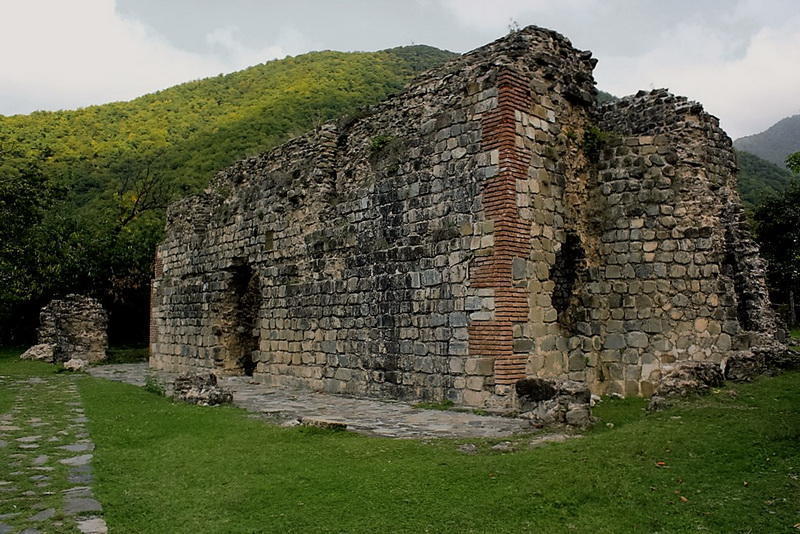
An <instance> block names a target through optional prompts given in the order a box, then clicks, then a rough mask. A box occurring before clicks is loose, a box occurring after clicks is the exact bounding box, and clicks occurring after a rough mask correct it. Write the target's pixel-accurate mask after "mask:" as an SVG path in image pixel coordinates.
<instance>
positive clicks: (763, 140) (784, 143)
mask: <svg viewBox="0 0 800 534" xmlns="http://www.w3.org/2000/svg"><path fill="white" fill-rule="evenodd" d="M733 146H734V147H736V149H737V150H745V151H747V152H750V153H751V154H755V155H756V156H758V157H760V158H761V159H765V160H767V161H769V162H770V163H774V164H775V165H777V166H779V167H781V168H784V169H785V168H786V157H787V156H788V155H789V154H793V153H795V152H797V151H800V115H794V116H792V117H786V118H785V119H782V120H780V121H778V122H776V123H775V124H773V125H772V126H770V127H769V128H768V129H767V130H765V131H763V132H761V133H758V134H754V135H748V136H746V137H742V138H740V139H737V140H736V141H734V143H733Z"/></svg>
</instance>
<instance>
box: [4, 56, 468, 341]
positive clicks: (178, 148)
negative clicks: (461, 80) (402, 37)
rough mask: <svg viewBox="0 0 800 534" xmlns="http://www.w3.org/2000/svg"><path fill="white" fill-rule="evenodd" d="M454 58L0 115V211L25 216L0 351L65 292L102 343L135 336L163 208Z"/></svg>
mask: <svg viewBox="0 0 800 534" xmlns="http://www.w3.org/2000/svg"><path fill="white" fill-rule="evenodd" d="M455 55H456V54H454V53H452V52H447V51H443V50H438V49H436V48H433V47H428V46H410V47H400V48H394V49H389V50H384V51H380V52H350V53H346V52H331V51H325V52H314V53H309V54H304V55H301V56H297V57H292V58H286V59H282V60H276V61H270V62H268V63H265V64H261V65H256V66H254V67H251V68H248V69H245V70H243V71H239V72H235V73H232V74H227V75H220V76H217V77H213V78H207V79H204V80H198V81H194V82H189V83H185V84H182V85H178V86H175V87H172V88H169V89H165V90H163V91H159V92H156V93H153V94H149V95H145V96H142V97H140V98H137V99H135V100H132V101H130V102H115V103H110V104H105V105H101V106H91V107H87V108H83V109H78V110H74V111H56V112H36V113H32V114H30V115H15V116H10V117H4V116H0V213H4V211H3V210H4V209H5V208H6V207H7V208H8V210H12V212H13V213H16V212H17V211H18V210H17V209H16V207H15V206H19V205H24V206H28V207H30V209H28V210H27V211H26V212H25V214H24V215H25V216H24V217H17V218H18V219H19V221H16V222H15V223H14V225H13V227H12V226H9V227H8V229H9V231H8V232H5V231H4V232H0V342H3V341H9V340H10V339H13V338H14V337H15V338H16V340H17V341H18V342H21V341H23V339H24V336H23V337H22V338H20V335H19V334H20V333H23V334H24V333H29V332H30V331H31V328H30V327H31V325H32V324H33V323H35V317H36V315H37V309H38V306H40V305H41V304H42V303H43V302H44V301H45V300H46V299H48V298H51V297H52V296H57V295H59V294H64V293H68V292H73V291H77V292H89V293H93V294H95V295H97V296H99V297H101V298H102V299H103V300H104V302H105V305H106V306H107V307H108V308H110V312H111V336H112V341H116V342H119V341H123V342H131V341H139V340H141V339H144V336H145V335H146V320H147V318H146V310H147V293H148V289H147V287H148V285H149V278H150V274H151V273H150V270H151V269H150V264H151V261H152V254H153V249H154V247H155V244H156V243H157V242H158V241H159V240H160V239H161V235H162V232H163V225H164V223H163V221H164V208H165V206H166V205H167V204H168V203H169V202H170V201H171V200H173V199H175V198H177V197H179V196H182V195H184V194H186V193H189V192H193V191H197V190H199V189H202V188H203V187H204V186H205V185H206V183H207V182H208V180H209V179H210V178H211V177H212V176H213V174H214V173H215V172H216V171H217V170H219V169H222V168H225V167H226V166H228V165H230V164H231V163H233V162H234V161H236V160H238V159H241V158H243V157H245V156H248V155H252V154H256V153H259V152H262V151H265V150H268V149H270V148H272V147H274V146H276V145H278V144H280V143H282V142H284V141H285V140H287V139H288V138H290V137H292V136H294V135H297V134H300V133H303V132H305V131H308V130H310V129H312V128H313V127H314V126H316V125H317V124H320V123H322V122H324V121H327V120H330V119H334V118H337V117H341V116H345V115H349V114H352V113H355V112H357V111H358V109H359V108H361V107H364V106H366V105H370V104H373V103H376V102H378V101H380V100H382V99H384V98H386V97H387V96H388V95H389V94H391V93H393V92H397V91H399V90H400V89H401V88H402V87H403V86H404V85H405V84H406V83H407V82H408V81H409V80H410V79H411V78H412V77H413V76H414V75H415V74H417V73H419V72H421V71H423V70H427V69H428V68H430V67H433V66H435V65H438V64H441V63H444V62H445V61H447V60H448V59H450V58H452V57H454V56H455ZM8 210H6V211H8ZM0 224H4V225H5V224H6V223H5V222H2V223H0ZM3 230H6V227H5V226H4V228H3ZM11 230H13V232H12V231H11ZM6 234H7V235H6ZM25 323H27V324H25ZM115 325H123V328H121V329H119V330H115ZM129 331H130V332H133V333H134V334H133V337H132V338H130V337H122V338H121V337H120V336H119V334H120V332H123V333H127V332H129Z"/></svg>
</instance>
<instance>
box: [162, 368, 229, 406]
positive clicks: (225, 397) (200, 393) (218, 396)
mask: <svg viewBox="0 0 800 534" xmlns="http://www.w3.org/2000/svg"><path fill="white" fill-rule="evenodd" d="M172 390H173V393H172V395H173V397H174V398H175V399H176V400H179V401H183V402H188V403H190V404H197V405H199V406H217V405H219V404H230V403H231V402H233V394H232V393H231V392H230V391H228V390H227V389H226V388H223V387H221V386H219V385H218V384H217V377H216V375H214V374H208V375H183V376H179V377H177V378H175V381H174V383H173V387H172Z"/></svg>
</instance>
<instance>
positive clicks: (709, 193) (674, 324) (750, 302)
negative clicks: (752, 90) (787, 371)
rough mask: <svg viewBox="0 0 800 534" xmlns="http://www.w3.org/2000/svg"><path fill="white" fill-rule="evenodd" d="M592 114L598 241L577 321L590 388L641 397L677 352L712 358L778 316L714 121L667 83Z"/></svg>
mask: <svg viewBox="0 0 800 534" xmlns="http://www.w3.org/2000/svg"><path fill="white" fill-rule="evenodd" d="M598 115H599V125H600V127H601V129H602V130H603V133H602V134H601V135H604V136H606V137H605V146H603V148H602V149H601V150H599V153H598V154H597V172H596V175H595V177H594V179H593V180H595V181H596V182H594V183H593V186H592V191H591V193H590V194H589V197H588V200H589V202H588V204H587V215H588V216H589V218H590V219H591V220H592V221H594V229H595V231H596V232H597V235H598V237H599V248H598V254H597V256H596V257H594V258H593V260H592V261H591V262H590V265H589V267H588V277H587V278H588V283H587V284H586V286H585V294H584V295H583V298H584V303H585V305H586V313H585V315H586V316H585V318H584V321H582V322H581V323H579V325H578V328H579V330H580V331H581V332H580V333H581V334H582V335H581V338H582V345H583V347H584V349H585V348H591V350H589V351H586V353H587V356H588V359H587V379H588V380H589V382H590V383H591V384H593V387H594V389H595V390H596V391H598V392H614V393H620V394H625V395H637V394H642V395H646V396H648V395H650V394H652V392H653V388H654V387H655V385H656V384H657V382H658V380H659V378H660V377H661V375H662V373H663V372H664V370H665V369H668V368H669V366H670V365H671V364H673V363H675V362H677V361H685V360H695V361H713V362H715V363H720V361H721V360H722V359H723V358H724V357H725V356H726V355H727V354H729V353H730V351H731V350H740V349H744V348H748V347H750V346H752V345H753V344H759V343H764V342H765V341H766V340H767V339H768V338H770V337H771V335H772V332H773V331H774V329H775V328H774V327H775V325H774V316H773V314H772V310H771V309H770V307H769V301H768V298H767V292H766V287H765V285H764V270H763V264H762V262H761V261H760V260H759V259H758V256H757V254H756V248H755V246H754V244H753V242H752V241H751V240H750V239H749V236H748V235H747V233H746V230H744V229H743V228H744V226H743V225H744V221H743V220H742V218H741V209H740V208H739V199H738V195H737V193H736V162H735V156H734V152H733V150H732V146H731V141H730V139H729V138H728V136H727V135H726V134H725V133H724V132H723V131H722V130H721V129H720V128H719V124H718V121H717V119H716V118H714V117H712V116H711V115H709V114H707V113H705V112H704V111H703V109H702V107H701V106H700V105H699V104H697V103H695V102H690V101H687V100H686V99H685V98H682V97H676V96H673V95H671V94H669V93H668V92H667V91H665V90H656V91H652V92H650V93H644V92H642V93H639V94H638V95H636V96H634V97H628V98H625V99H622V100H621V101H619V102H617V103H613V104H609V105H606V106H604V107H602V108H601V109H600V110H599V112H598ZM589 335H591V337H590V338H589V337H587V336H589ZM576 367H577V365H576Z"/></svg>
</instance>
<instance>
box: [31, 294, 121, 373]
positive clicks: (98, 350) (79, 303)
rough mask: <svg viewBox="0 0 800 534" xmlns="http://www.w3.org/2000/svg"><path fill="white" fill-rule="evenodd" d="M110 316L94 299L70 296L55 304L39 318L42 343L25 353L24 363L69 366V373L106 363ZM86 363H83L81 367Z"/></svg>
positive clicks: (48, 307) (52, 302)
mask: <svg viewBox="0 0 800 534" xmlns="http://www.w3.org/2000/svg"><path fill="white" fill-rule="evenodd" d="M107 330H108V315H107V314H106V312H105V310H104V309H103V306H102V305H101V304H100V303H99V302H98V301H96V300H95V299H93V298H91V297H87V296H84V295H75V294H71V295H67V296H66V297H64V298H63V299H55V300H52V301H51V302H50V303H49V304H48V305H47V306H45V307H44V308H42V311H41V313H40V314H39V331H38V338H39V343H38V344H37V345H34V346H33V347H31V348H29V349H28V350H27V351H25V352H24V353H23V354H22V356H20V357H21V358H22V359H24V360H41V361H45V362H49V363H63V362H68V361H69V362H70V363H69V365H70V370H75V371H80V370H82V369H83V366H85V365H87V364H89V363H95V362H99V361H103V360H105V359H106V350H107V349H108V333H107ZM81 362H83V363H81Z"/></svg>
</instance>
